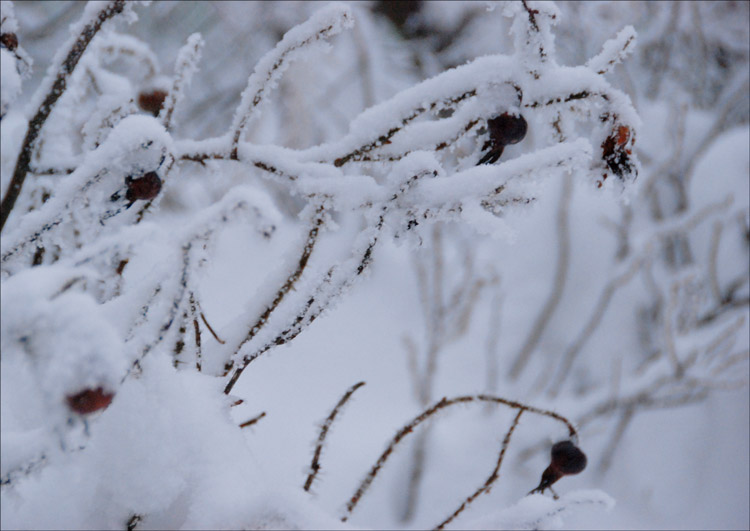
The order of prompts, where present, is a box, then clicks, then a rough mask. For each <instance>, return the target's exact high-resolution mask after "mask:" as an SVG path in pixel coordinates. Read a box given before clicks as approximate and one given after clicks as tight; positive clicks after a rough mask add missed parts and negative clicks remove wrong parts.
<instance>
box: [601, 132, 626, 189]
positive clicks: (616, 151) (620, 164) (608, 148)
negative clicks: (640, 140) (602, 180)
mask: <svg viewBox="0 0 750 531" xmlns="http://www.w3.org/2000/svg"><path fill="white" fill-rule="evenodd" d="M631 136H632V133H631V131H630V128H629V127H627V126H625V125H620V126H618V127H617V128H616V129H615V130H613V131H612V134H610V135H609V136H608V137H607V138H606V139H605V140H604V142H602V146H601V147H602V159H603V160H604V162H605V163H606V164H607V167H608V168H609V169H610V170H611V171H612V173H614V174H615V175H617V176H618V177H620V178H621V179H622V178H623V177H624V176H625V175H629V174H631V173H632V172H633V170H634V167H633V162H632V161H631V160H630V155H631V154H632V151H631V149H630V147H629V144H630V143H632V142H631Z"/></svg>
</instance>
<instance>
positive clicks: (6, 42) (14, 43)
mask: <svg viewBox="0 0 750 531" xmlns="http://www.w3.org/2000/svg"><path fill="white" fill-rule="evenodd" d="M0 43H2V45H3V46H5V47H6V48H7V49H8V50H10V51H11V52H12V51H13V50H15V49H16V48H18V37H17V36H16V34H15V33H3V34H2V35H0Z"/></svg>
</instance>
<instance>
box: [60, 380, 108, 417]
mask: <svg viewBox="0 0 750 531" xmlns="http://www.w3.org/2000/svg"><path fill="white" fill-rule="evenodd" d="M114 396H115V395H114V393H107V392H105V391H104V389H102V388H101V387H97V388H96V389H86V390H85V391H81V392H80V393H76V394H74V395H68V396H67V397H66V400H67V402H68V407H69V408H70V409H72V410H73V411H75V412H76V413H79V414H81V415H86V414H88V413H93V412H94V411H99V410H101V409H105V408H106V407H107V406H109V404H110V403H111V402H112V398H113V397H114Z"/></svg>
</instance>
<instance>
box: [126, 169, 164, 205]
mask: <svg viewBox="0 0 750 531" xmlns="http://www.w3.org/2000/svg"><path fill="white" fill-rule="evenodd" d="M125 184H126V185H127V186H128V191H127V192H125V199H127V200H128V201H131V202H132V201H136V200H138V199H153V198H154V197H156V196H157V195H158V194H159V191H160V190H161V179H160V178H159V176H158V175H157V174H156V172H155V171H150V172H148V173H146V174H145V175H144V176H143V177H138V178H137V179H133V178H132V177H126V178H125Z"/></svg>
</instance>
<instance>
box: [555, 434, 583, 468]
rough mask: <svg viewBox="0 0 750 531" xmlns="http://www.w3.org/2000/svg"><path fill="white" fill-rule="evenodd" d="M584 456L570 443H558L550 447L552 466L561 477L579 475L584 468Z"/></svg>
mask: <svg viewBox="0 0 750 531" xmlns="http://www.w3.org/2000/svg"><path fill="white" fill-rule="evenodd" d="M587 461H588V460H587V459H586V454H584V453H583V452H582V451H581V450H580V448H578V447H577V446H576V445H575V444H573V443H572V442H571V441H560V442H558V443H555V444H554V445H553V446H552V464H551V465H550V466H552V467H554V468H555V469H557V470H558V471H559V472H560V473H561V474H563V475H570V474H579V473H581V472H582V471H583V469H584V468H586V463H587Z"/></svg>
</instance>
